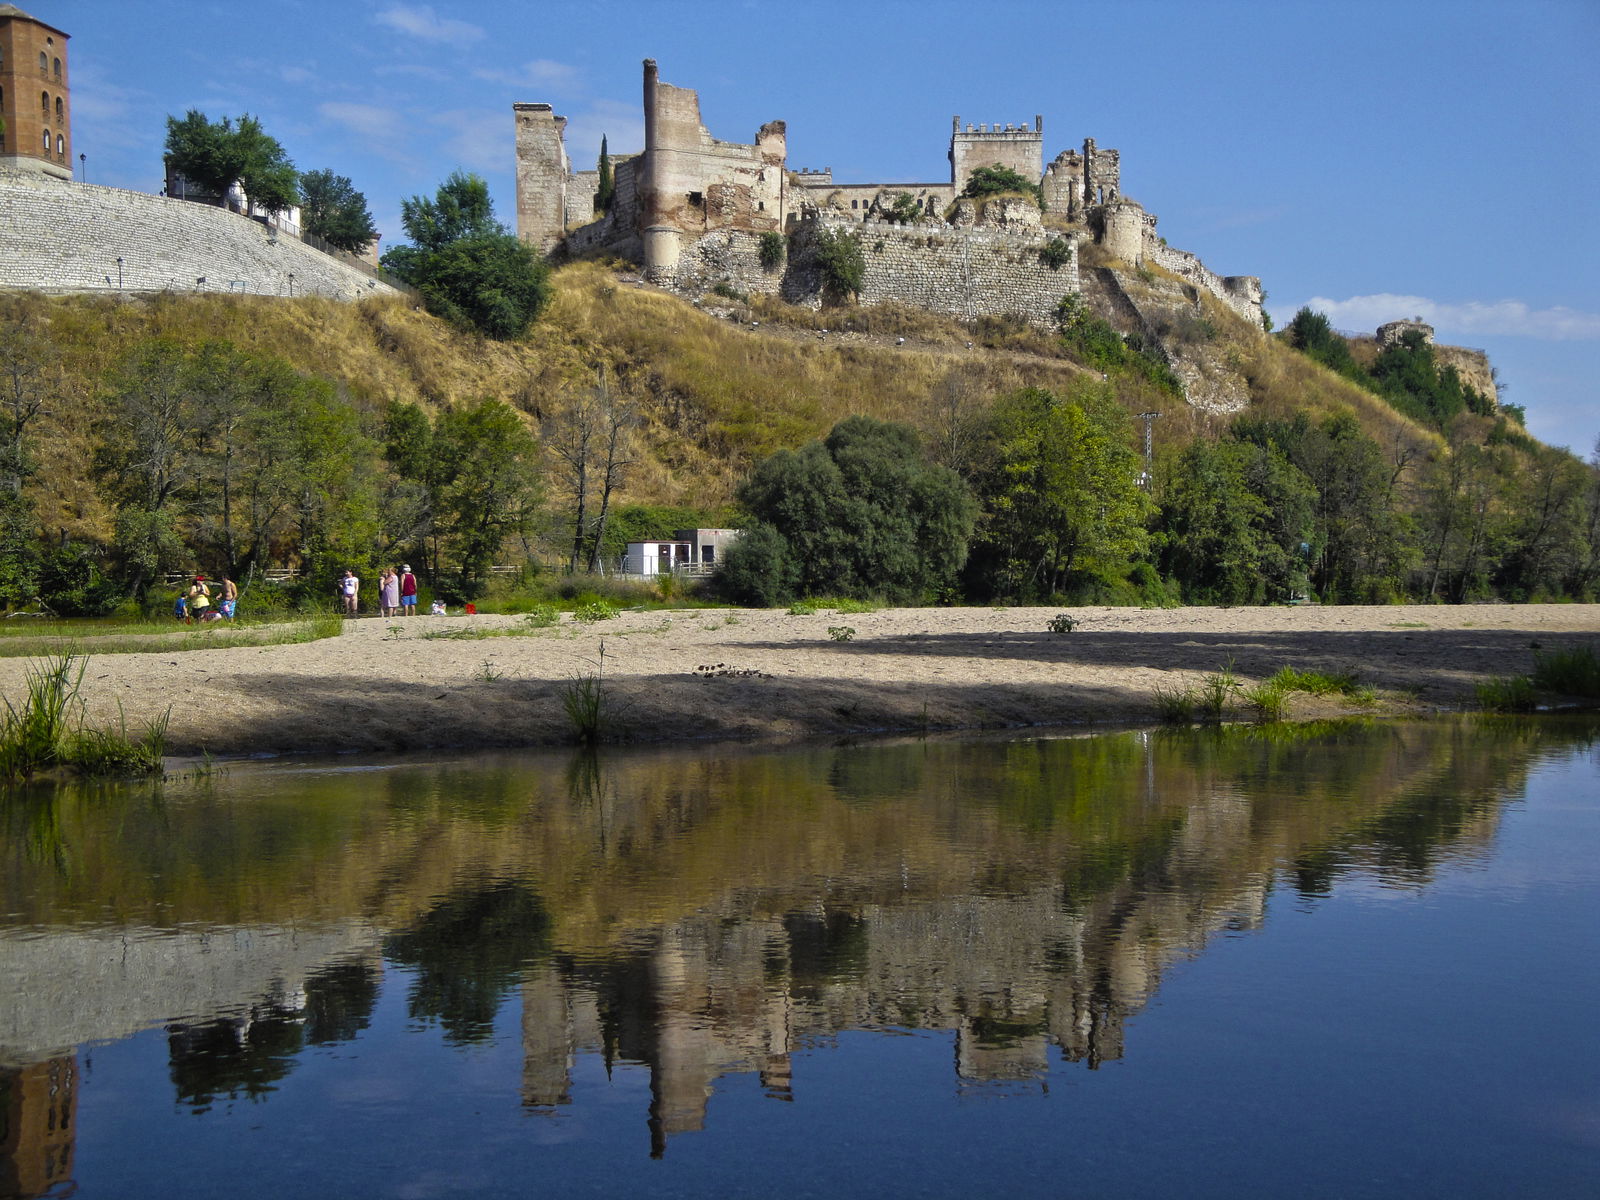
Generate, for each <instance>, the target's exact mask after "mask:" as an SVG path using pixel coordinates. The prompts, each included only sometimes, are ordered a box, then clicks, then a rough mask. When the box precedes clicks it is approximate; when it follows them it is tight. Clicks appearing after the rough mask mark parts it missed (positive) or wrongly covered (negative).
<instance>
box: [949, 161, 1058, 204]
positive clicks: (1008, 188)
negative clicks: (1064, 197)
mask: <svg viewBox="0 0 1600 1200" xmlns="http://www.w3.org/2000/svg"><path fill="white" fill-rule="evenodd" d="M1008 192H1017V193H1020V194H1022V195H1024V196H1032V197H1033V198H1034V199H1035V200H1042V198H1043V196H1044V189H1042V188H1041V187H1040V186H1039V181H1038V180H1037V179H1028V178H1026V177H1024V176H1022V175H1020V174H1018V173H1017V172H1016V171H1013V170H1012V169H1011V168H1010V167H1002V166H1001V165H1000V164H999V163H995V164H994V165H993V166H989V167H976V168H974V169H973V172H972V174H971V175H969V176H967V186H966V187H964V188H962V189H961V194H962V195H963V196H966V197H969V198H971V199H974V200H978V199H982V198H983V197H984V196H1001V195H1005V194H1006V193H1008Z"/></svg>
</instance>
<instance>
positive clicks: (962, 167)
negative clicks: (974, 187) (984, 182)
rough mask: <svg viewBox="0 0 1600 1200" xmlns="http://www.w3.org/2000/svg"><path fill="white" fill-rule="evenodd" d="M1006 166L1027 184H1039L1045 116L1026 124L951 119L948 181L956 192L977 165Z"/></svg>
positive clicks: (1042, 172)
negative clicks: (990, 123) (967, 121)
mask: <svg viewBox="0 0 1600 1200" xmlns="http://www.w3.org/2000/svg"><path fill="white" fill-rule="evenodd" d="M996 165H999V166H1002V167H1009V168H1011V170H1013V171H1015V172H1016V173H1017V174H1018V175H1021V176H1022V177H1023V178H1024V179H1026V180H1027V181H1028V182H1029V183H1038V182H1039V177H1040V176H1041V175H1043V174H1044V118H1043V117H1038V116H1036V117H1034V118H1033V126H1032V128H1030V127H1028V126H1027V125H1004V126H1002V125H1000V124H999V123H998V122H996V123H995V124H994V125H993V126H992V127H991V126H989V125H968V126H967V127H966V128H965V129H962V128H961V118H960V117H953V118H951V121H950V183H951V184H952V185H953V186H954V188H955V191H956V195H958V196H959V195H960V194H961V189H962V188H964V187H966V186H967V180H968V179H970V178H971V177H972V173H973V172H974V171H976V170H977V169H978V168H979V167H992V166H996Z"/></svg>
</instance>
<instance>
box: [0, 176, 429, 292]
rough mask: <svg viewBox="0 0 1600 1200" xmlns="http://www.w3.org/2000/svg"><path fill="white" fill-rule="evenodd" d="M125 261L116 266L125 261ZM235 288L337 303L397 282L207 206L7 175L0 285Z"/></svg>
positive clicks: (3, 179) (0, 188)
mask: <svg viewBox="0 0 1600 1200" xmlns="http://www.w3.org/2000/svg"><path fill="white" fill-rule="evenodd" d="M119 258H120V259H121V260H122V261H121V267H120V272H119V267H118V261H117V260H118V259H119ZM119 277H120V286H121V288H122V290H124V291H141V292H147V291H166V290H170V291H185V292H187V291H212V292H225V291H237V292H245V293H248V294H251V295H258V296H288V295H291V294H293V295H297V296H299V295H318V296H328V297H331V298H333V299H336V300H356V299H359V298H361V297H363V296H371V295H395V294H397V291H396V289H395V288H393V287H391V286H389V285H388V284H387V283H384V282H383V281H381V280H378V279H374V278H373V277H372V276H371V275H370V274H368V273H366V272H365V271H362V270H360V269H359V268H357V267H355V266H353V265H350V264H347V263H345V262H341V261H340V260H339V259H337V258H334V257H332V256H331V255H328V254H324V253H322V252H321V251H320V250H313V249H312V248H311V247H310V246H307V245H304V244H303V243H301V242H299V241H297V240H296V239H294V238H292V237H289V236H287V235H285V236H276V237H275V236H274V235H272V234H271V233H269V232H268V231H267V230H266V229H265V228H264V227H263V226H262V225H261V224H260V223H259V222H256V221H252V220H250V219H249V218H248V217H242V216H239V215H238V214H237V213H231V212H227V211H225V210H223V209H220V208H213V207H211V206H210V205H205V204H193V203H190V202H188V201H185V200H173V199H169V198H167V197H165V196H151V195H147V194H146V193H144V192H130V191H124V190H122V189H121V188H109V187H99V186H97V185H93V184H82V183H63V182H60V181H58V180H53V179H47V178H43V177H40V176H32V175H27V174H23V173H20V172H3V171H0V287H7V288H30V289H38V290H43V291H58V292H96V291H106V290H113V291H114V290H116V289H117V288H118V286H119Z"/></svg>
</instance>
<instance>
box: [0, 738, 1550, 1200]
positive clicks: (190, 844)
mask: <svg viewBox="0 0 1600 1200" xmlns="http://www.w3.org/2000/svg"><path fill="white" fill-rule="evenodd" d="M1479 736H1480V737H1481V735H1479ZM1540 741H1541V738H1540V736H1539V735H1538V734H1536V733H1516V732H1507V733H1506V734H1505V735H1504V744H1503V745H1502V746H1500V747H1498V748H1497V751H1496V752H1495V753H1492V754H1484V755H1476V756H1471V757H1470V758H1469V757H1467V756H1461V755H1458V754H1456V753H1455V752H1454V749H1455V744H1454V740H1453V735H1452V734H1451V733H1450V732H1448V730H1446V731H1443V732H1441V731H1440V730H1438V729H1431V728H1424V727H1421V726H1418V727H1401V728H1398V729H1394V728H1390V729H1373V728H1369V729H1364V730H1357V731H1354V732H1352V731H1350V730H1348V729H1332V730H1328V731H1321V732H1319V731H1312V732H1309V733H1303V734H1301V735H1299V736H1298V737H1285V738H1281V739H1277V740H1274V739H1272V738H1263V737H1259V736H1257V737H1251V736H1247V735H1243V734H1241V735H1237V736H1226V737H1223V736H1219V737H1218V738H1216V739H1214V740H1213V741H1211V742H1209V743H1205V744H1202V745H1201V746H1200V747H1199V749H1198V751H1197V749H1196V746H1195V744H1193V743H1192V742H1190V741H1187V740H1183V739H1163V738H1162V737H1160V736H1159V735H1150V734H1132V735H1123V736H1119V737H1109V738H1098V739H1080V740H1055V741H1050V740H1038V741H1028V742H1013V743H992V744H984V743H979V744H976V745H967V746H963V745H960V744H956V743H937V742H930V743H919V744H910V745H896V746H875V747H866V748H846V749H836V750H816V751H807V752H791V753H790V754H787V755H777V754H764V753H758V752H755V751H744V752H736V753H734V754H731V755H727V754H723V755H722V756H719V755H718V754H716V753H713V752H711V751H709V750H708V751H706V752H705V753H703V754H698V755H697V754H685V755H680V756H677V757H671V756H668V757H662V756H655V757H644V756H619V757H618V758H617V759H615V760H607V759H604V758H601V759H583V758H580V759H575V760H573V761H572V762H571V763H569V764H563V765H561V767H560V768H559V769H554V770H553V769H550V768H549V764H548V763H547V762H541V763H540V764H538V765H539V766H541V767H544V768H545V769H542V770H540V769H535V770H530V769H529V768H528V767H527V765H525V764H520V763H517V762H515V761H513V760H504V761H489V762H485V763H482V764H475V765H470V766H469V765H461V764H455V765H451V764H431V765H412V766H404V767H396V768H394V769H391V770H388V771H378V772H368V773H365V774H362V775H359V776H356V775H352V774H348V773H341V772H339V771H322V772H317V771H307V772H305V773H302V774H296V773H295V772H293V771H287V772H285V771H278V772H277V773H276V774H275V773H274V772H272V771H260V772H249V771H242V772H241V775H240V777H239V778H237V779H236V780H234V781H231V782H230V784H229V786H228V788H227V789H226V792H227V794H226V795H218V794H213V793H205V792H204V791H203V789H202V791H201V792H198V793H196V794H194V795H190V796H187V797H182V796H180V797H177V798H174V797H173V796H172V795H170V794H169V795H167V796H166V797H164V798H163V799H162V801H161V803H160V804H159V805H153V806H151V805H146V802H145V800H142V799H141V798H140V797H138V796H137V795H129V796H127V797H123V798H122V799H121V800H120V801H117V802H115V803H108V802H107V801H106V800H105V798H104V797H100V798H97V799H96V800H94V801H93V802H89V801H88V800H84V801H82V802H73V801H58V802H56V807H55V808H54V809H50V810H46V809H44V808H41V807H39V804H42V803H43V802H39V803H38V804H35V805H34V807H32V808H13V809H11V810H8V820H7V823H6V825H5V826H4V827H0V833H3V834H4V836H5V841H4V842H3V844H0V850H3V854H4V865H5V866H6V868H7V874H6V876H5V880H4V882H3V883H0V889H3V898H4V900H5V902H6V909H5V911H6V912H8V913H11V914H16V915H15V916H14V917H11V918H8V921H7V923H6V924H4V925H0V1114H3V1115H0V1121H3V1124H0V1195H5V1194H14V1195H37V1194H39V1193H41V1192H43V1191H45V1190H46V1189H48V1188H49V1187H51V1186H52V1184H53V1183H54V1182H55V1181H58V1180H62V1179H66V1178H69V1177H70V1175H71V1171H72V1155H73V1132H74V1122H75V1114H74V1110H75V1106H76V1095H75V1093H76V1089H77V1087H78V1086H79V1085H78V1082H77V1081H78V1078H79V1074H80V1072H79V1061H78V1060H79V1056H80V1055H81V1054H82V1053H83V1052H84V1051H83V1050H81V1049H80V1048H81V1047H87V1046H92V1045H93V1044H95V1043H99V1042H104V1041H110V1040H116V1039H120V1038H124V1037H128V1036H130V1035H132V1034H134V1033H136V1032H138V1031H139V1030H144V1029H149V1028H152V1027H160V1028H163V1029H165V1031H166V1035H167V1042H168V1055H169V1064H170V1076H171V1079H172V1081H173V1085H174V1087H175V1089H176V1094H177V1097H178V1099H179V1101H180V1102H182V1103H183V1104H186V1105H188V1106H190V1107H192V1108H193V1109H194V1110H196V1111H200V1110H204V1109H206V1108H208V1107H210V1106H211V1105H213V1104H216V1103H218V1102H223V1101H226V1100H229V1099H232V1098H237V1097H241V1096H257V1097H260V1096H266V1095H268V1094H269V1093H270V1092H272V1091H273V1090H274V1089H275V1087H276V1086H277V1082H278V1081H279V1080H281V1079H283V1078H284V1077H285V1076H286V1075H287V1074H288V1073H289V1072H291V1071H292V1070H293V1069H294V1067H295V1065H296V1061H297V1058H298V1057H299V1056H301V1055H303V1054H304V1053H306V1052H307V1051H308V1049H310V1048H311V1047H315V1046H327V1045H334V1044H338V1043H346V1042H352V1041H356V1040H359V1039H360V1038H361V1036H362V1033H363V1031H364V1030H366V1029H367V1028H368V1027H369V1025H370V1023H371V1021H372V1018H373V1013H374V1010H375V1007H376V1005H377V1003H378V1001H379V998H380V995H381V993H382V992H383V991H384V989H385V988H404V989H405V993H406V996H405V1003H406V1006H407V1009H408V1012H409V1014H410V1016H411V1017H412V1018H413V1020H414V1022H416V1023H417V1025H418V1026H419V1027H422V1028H432V1029H436V1030H438V1031H439V1032H440V1033H441V1034H442V1035H443V1037H444V1038H445V1039H446V1040H447V1041H448V1042H451V1043H455V1044H459V1045H469V1044H472V1043H474V1042H480V1041H484V1040H486V1039H490V1038H493V1037H496V1036H504V1034H505V1030H506V1026H505V1023H504V1021H503V1019H501V1018H502V1016H503V1014H504V1012H505V1006H506V1005H507V1004H508V1003H510V1002H512V1001H513V999H520V1007H521V1023H520V1030H521V1050H522V1060H523V1066H522V1073H521V1096H520V1102H521V1103H522V1104H523V1105H524V1106H526V1107H527V1108H528V1109H529V1110H531V1111H533V1112H539V1113H545V1114H550V1115H552V1116H554V1117H555V1118H556V1119H559V1118H560V1114H561V1112H562V1111H563V1109H564V1107H565V1106H568V1105H570V1104H572V1103H573V1101H574V1091H575V1089H574V1082H573V1081H574V1072H575V1068H576V1067H577V1066H578V1064H579V1062H580V1061H581V1059H582V1058H583V1056H585V1055H599V1056H602V1057H603V1059H604V1061H605V1062H606V1064H607V1065H608V1066H610V1065H611V1064H614V1063H619V1062H620V1063H629V1064H641V1065H643V1066H645V1067H647V1068H648V1071H649V1075H650V1102H649V1109H650V1111H649V1129H650V1137H651V1150H652V1153H654V1154H658V1155H659V1154H661V1153H663V1152H664V1150H665V1147H666V1145H667V1141H668V1139H669V1138H670V1137H671V1136H672V1135H674V1134H679V1133H683V1132H685V1131H691V1130H696V1129H700V1128H702V1127H703V1126H704V1124H705V1121H706V1113H707V1105H708V1101H709V1099H710V1097H711V1095H712V1091H713V1088H714V1086H715V1084H716V1082H717V1081H718V1079H719V1078H722V1077H725V1076H728V1075H730V1074H734V1073H745V1072H749V1073H755V1074H757V1075H758V1076H759V1078H760V1081H761V1084H762V1086H763V1088H764V1090H765V1092H766V1094H767V1095H768V1096H770V1097H772V1098H773V1099H775V1100H784V1099H787V1098H789V1097H791V1096H792V1095H794V1093H795V1090H796V1089H799V1088H803V1087H804V1086H805V1081H804V1078H803V1067H802V1070H800V1071H797V1070H796V1067H795V1060H796V1056H797V1055H798V1054H801V1053H803V1052H804V1050H805V1049H806V1048H807V1047H808V1046H813V1045H819V1044H825V1043H827V1042H829V1041H830V1040H832V1039H834V1038H836V1037H837V1036H838V1035H839V1034H841V1033H844V1032H846V1031H851V1030H878V1029H881V1030H890V1029H892V1030H903V1029H915V1030H922V1031H942V1032H943V1033H945V1034H946V1035H947V1036H952V1037H953V1041H954V1047H955V1054H954V1064H953V1072H952V1077H951V1086H952V1087H954V1088H956V1089H973V1090H979V1091H985V1090H989V1089H994V1088H996V1087H999V1088H1003V1089H1007V1090H1011V1089H1016V1088H1041V1087H1044V1086H1045V1085H1046V1082H1047V1079H1048V1074H1049V1071H1050V1069H1051V1066H1052V1061H1053V1059H1057V1060H1064V1061H1065V1062H1068V1063H1076V1064H1081V1065H1082V1066H1083V1067H1085V1068H1088V1069H1094V1068H1095V1067H1097V1066H1098V1065H1099V1064H1101V1063H1104V1062H1107V1061H1111V1060H1115V1059H1118V1058H1120V1057H1122V1056H1123V1055H1124V1053H1125V1044H1124V1043H1125V1035H1124V1027H1125V1024H1126V1022H1127V1020H1128V1018H1129V1017H1130V1015H1131V1014H1133V1013H1135V1012H1137V1011H1138V1009H1139V1008H1140V1007H1141V1006H1142V1005H1144V1003H1145V1002H1146V1001H1147V1000H1148V999H1149V998H1150V996H1151V995H1152V993H1153V992H1154V991H1155V989H1156V987H1157V985H1158V983H1159V981H1160V978H1161V975H1162V972H1163V970H1164V969H1165V968H1166V967H1167V966H1168V965H1169V964H1171V963H1172V962H1173V961H1174V960H1175V959H1178V958H1183V957H1187V956H1192V955H1194V954H1196V953H1197V952H1198V951H1200V950H1201V949H1202V948H1203V947H1204V945H1205V944H1206V943H1207V941H1208V940H1209V939H1211V938H1212V937H1214V936H1216V935H1218V934H1219V933H1224V932H1229V931H1242V930H1248V929H1251V928H1254V927H1255V926H1257V925H1258V924H1259V923H1260V922H1261V921H1262V920H1263V917H1264V914H1265V911H1266V904H1267V899H1268V896H1269V894H1270V893H1271V891H1272V890H1273V889H1274V888H1275V887H1285V886H1288V887H1291V888H1293V889H1296V890H1297V891H1298V892H1300V893H1301V894H1302V895H1305V896H1309V897H1314V896H1316V895H1318V894H1322V893H1324V892H1326V890H1327V888H1328V887H1329V886H1330V884H1331V881H1332V880H1333V879H1334V878H1335V877H1336V876H1338V875H1339V874H1340V873H1341V872H1345V871H1349V870H1362V871H1369V872H1378V873H1381V874H1383V875H1385V876H1386V877H1388V878H1389V879H1391V880H1393V881H1397V882H1398V883H1400V884H1401V885H1403V886H1407V885H1412V884H1415V883H1419V882H1421V881H1423V880H1425V879H1426V878H1427V877H1428V874H1429V872H1430V871H1431V869H1432V867H1433V864H1434V863H1435V861H1436V860H1437V858H1438V857H1439V856H1440V855H1455V856H1459V855H1462V854H1467V855H1472V854H1476V853H1478V852H1479V850H1480V848H1481V847H1482V845H1483V844H1485V843H1486V842H1487V840H1488V838H1489V835H1490V834H1491V832H1492V830H1493V828H1494V823H1495V821H1496V817H1497V813H1498V802H1499V800H1500V799H1502V798H1503V797H1504V796H1505V795H1506V794H1508V792H1514V790H1515V788H1516V787H1517V786H1518V783H1519V780H1520V779H1521V777H1522V774H1523V773H1524V772H1525V770H1526V767H1527V764H1528V762H1529V761H1530V759H1531V757H1532V755H1533V753H1534V752H1535V750H1536V749H1537V747H1538V745H1539V743H1540ZM142 806H147V807H152V808H153V809H159V810H160V811H159V816H157V817H153V818H152V821H153V824H152V826H151V828H150V829H148V830H145V829H142V828H140V827H138V826H137V824H136V823H135V818H136V817H137V815H138V813H139V812H140V811H141V808H142ZM41 813H43V814H45V815H44V816H43V817H42V816H41ZM67 858H70V860H71V861H72V863H73V869H72V870H70V871H63V870H62V868H61V862H62V861H63V860H64V859H67ZM113 898H114V899H113ZM113 909H115V911H117V912H118V914H119V916H118V919H117V920H114V921H106V920H105V919H104V917H103V914H104V913H106V912H108V911H112V910H113ZM90 914H93V915H94V917H95V918H97V919H94V920H91V919H89V916H90ZM497 1021H499V1025H498V1027H497V1025H496V1022H497ZM1052 1047H1054V1048H1055V1049H1054V1051H1053V1050H1052Z"/></svg>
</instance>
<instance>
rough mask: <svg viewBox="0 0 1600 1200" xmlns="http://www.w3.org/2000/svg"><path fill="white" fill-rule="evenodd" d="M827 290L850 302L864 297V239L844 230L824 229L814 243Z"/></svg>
mask: <svg viewBox="0 0 1600 1200" xmlns="http://www.w3.org/2000/svg"><path fill="white" fill-rule="evenodd" d="M812 245H813V248H814V250H815V253H816V261H817V269H818V270H820V271H821V272H822V284H823V287H824V288H825V289H826V290H827V291H828V292H830V293H832V294H833V296H834V298H836V299H841V300H847V299H850V298H851V297H854V296H859V295H860V294H861V284H862V282H863V281H864V280H865V278H866V274H867V259H866V255H864V254H863V253H862V251H861V239H860V238H859V237H857V236H856V235H855V234H854V233H851V232H849V231H848V230H844V229H822V230H819V231H818V232H817V235H816V238H815V240H814V241H813V243H812Z"/></svg>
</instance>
